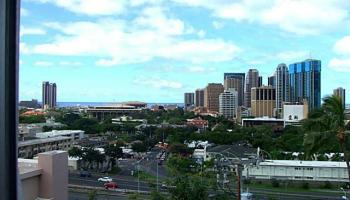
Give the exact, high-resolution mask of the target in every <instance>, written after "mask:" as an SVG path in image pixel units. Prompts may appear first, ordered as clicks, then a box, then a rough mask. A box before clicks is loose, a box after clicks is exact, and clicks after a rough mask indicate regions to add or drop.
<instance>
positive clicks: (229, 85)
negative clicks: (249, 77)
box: [224, 78, 244, 106]
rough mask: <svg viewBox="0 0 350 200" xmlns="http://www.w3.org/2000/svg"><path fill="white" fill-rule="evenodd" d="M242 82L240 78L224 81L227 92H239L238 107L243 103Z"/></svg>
mask: <svg viewBox="0 0 350 200" xmlns="http://www.w3.org/2000/svg"><path fill="white" fill-rule="evenodd" d="M241 85H242V81H241V79H239V78H228V79H225V80H224V88H225V90H230V89H235V90H236V91H237V99H238V106H241V105H242V103H243V101H242V100H243V95H244V91H243V90H242V87H241Z"/></svg>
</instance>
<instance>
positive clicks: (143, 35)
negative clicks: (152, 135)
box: [19, 0, 350, 103]
mask: <svg viewBox="0 0 350 200" xmlns="http://www.w3.org/2000/svg"><path fill="white" fill-rule="evenodd" d="M283 2H286V3H281V1H266V2H265V5H264V3H261V4H255V5H251V4H250V3H248V2H247V1H236V2H235V3H227V2H226V1H222V2H221V3H220V5H213V4H212V3H208V2H207V1H202V0H197V1H183V0H172V1H169V2H167V3H165V2H164V1H162V0H153V1H142V0H131V1H110V0H106V2H105V4H101V5H91V4H89V3H88V2H85V1H78V3H74V1H70V0H69V1H66V2H65V3H63V2H62V1H51V0H24V1H23V2H22V8H21V12H22V14H21V17H22V18H21V58H20V69H21V70H20V87H19V92H20V93H19V98H20V100H28V99H32V98H35V99H41V83H42V82H43V81H46V80H49V81H51V82H55V83H57V84H58V85H59V86H60V91H59V93H58V95H57V101H58V102H114V101H116V102H122V101H127V100H140V101H145V102H167V103H179V102H182V101H183V94H184V93H185V92H189V91H192V92H194V91H195V89H197V88H204V87H205V86H206V85H207V83H223V80H222V75H223V74H224V73H246V72H247V71H248V69H250V68H253V69H257V70H258V71H259V75H260V76H263V83H264V84H265V85H267V79H268V77H269V76H271V75H272V74H273V73H274V71H275V69H276V67H277V66H278V64H280V63H286V65H287V66H289V65H290V64H292V63H296V62H301V61H304V60H306V59H308V58H310V57H311V58H314V59H319V60H321V61H322V74H323V75H322V81H321V84H322V91H321V92H322V93H321V97H323V96H325V95H331V94H332V93H333V89H335V88H338V87H343V88H345V89H348V87H347V86H348V85H349V81H348V79H347V76H348V74H349V72H350V49H349V46H350V45H349V43H350V40H349V38H350V34H349V28H347V27H349V26H346V25H347V24H349V22H350V15H349V13H348V12H346V10H347V9H349V8H350V2H348V1H345V0H336V1H321V2H320V1H313V0H312V1H308V2H297V1H290V0H287V1H283ZM225 7H230V8H232V9H234V8H236V9H238V8H240V9H239V10H240V11H241V12H235V14H234V13H233V12H227V10H226V11H225ZM92 8H94V9H92ZM306 8H313V9H312V10H313V12H312V13H306V11H307V9H306ZM292 9H294V10H298V11H300V16H298V17H295V16H294V17H293V16H291V15H292V14H291V13H292V12H291V10H292ZM253 11H256V12H253ZM325 11H327V15H325V14H324V13H325ZM278 12H281V13H282V14H283V15H282V16H281V17H280V19H278V20H277V19H272V18H271V17H272V16H274V14H276V13H278ZM53 13H54V14H53ZM58 16H62V17H58ZM198 16H201V17H200V18H199V17H198ZM269 16H270V17H269ZM299 18H300V19H299ZM301 19H303V20H301ZM315 21H323V23H315ZM344 27H345V28H344ZM118 38H119V39H118ZM252 38H253V39H252ZM262 38H263V39H262ZM346 95H347V98H346V100H347V101H348V100H349V99H350V94H349V93H347V94H346ZM346 103H349V101H348V102H346Z"/></svg>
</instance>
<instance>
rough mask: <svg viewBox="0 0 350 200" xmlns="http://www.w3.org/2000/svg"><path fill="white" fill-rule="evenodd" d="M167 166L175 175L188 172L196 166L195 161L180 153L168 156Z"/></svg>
mask: <svg viewBox="0 0 350 200" xmlns="http://www.w3.org/2000/svg"><path fill="white" fill-rule="evenodd" d="M167 166H168V167H169V169H170V170H171V171H172V173H173V174H175V175H177V174H184V173H189V172H191V170H192V169H195V168H197V166H196V163H195V162H194V161H193V160H191V159H190V158H187V157H182V156H180V155H172V156H171V157H170V158H168V160H167Z"/></svg>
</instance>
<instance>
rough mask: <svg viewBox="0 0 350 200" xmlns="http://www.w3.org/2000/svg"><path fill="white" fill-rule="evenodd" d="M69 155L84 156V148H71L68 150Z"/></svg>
mask: <svg viewBox="0 0 350 200" xmlns="http://www.w3.org/2000/svg"><path fill="white" fill-rule="evenodd" d="M68 155H69V156H71V157H78V158H82V156H83V150H81V149H80V148H79V147H72V148H71V149H69V150H68Z"/></svg>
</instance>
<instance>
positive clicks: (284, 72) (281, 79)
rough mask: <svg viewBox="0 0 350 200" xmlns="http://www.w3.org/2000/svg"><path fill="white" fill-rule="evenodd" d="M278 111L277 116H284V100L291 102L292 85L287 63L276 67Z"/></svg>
mask: <svg viewBox="0 0 350 200" xmlns="http://www.w3.org/2000/svg"><path fill="white" fill-rule="evenodd" d="M275 74H276V76H275V77H276V85H275V88H276V111H277V117H279V118H280V117H282V113H283V102H289V101H290V98H289V95H290V85H289V72H288V67H287V65H286V64H284V63H281V64H279V65H278V66H277V69H276V73H275Z"/></svg>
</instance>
